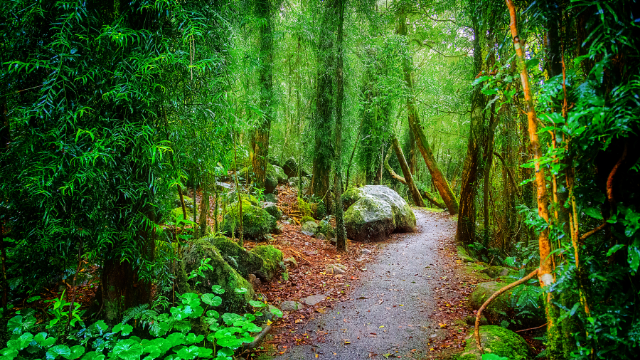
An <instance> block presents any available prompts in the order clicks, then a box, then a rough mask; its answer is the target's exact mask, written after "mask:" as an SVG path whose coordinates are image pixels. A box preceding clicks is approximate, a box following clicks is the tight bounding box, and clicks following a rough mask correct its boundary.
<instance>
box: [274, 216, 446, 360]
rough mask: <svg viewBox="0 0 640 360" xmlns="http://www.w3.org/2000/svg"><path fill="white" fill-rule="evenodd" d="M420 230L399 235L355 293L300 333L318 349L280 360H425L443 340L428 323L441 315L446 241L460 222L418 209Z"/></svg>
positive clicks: (306, 348) (298, 350)
mask: <svg viewBox="0 0 640 360" xmlns="http://www.w3.org/2000/svg"><path fill="white" fill-rule="evenodd" d="M414 213H415V215H416V220H417V225H418V230H417V231H416V232H414V233H408V234H394V235H393V236H392V238H391V239H389V240H387V241H386V242H385V244H384V245H383V247H382V249H381V250H380V252H379V253H378V255H377V256H376V257H375V258H374V259H373V260H371V261H370V262H369V263H367V264H366V265H363V267H365V266H366V268H367V276H366V278H363V279H362V280H361V282H360V284H358V285H355V286H356V288H355V290H354V291H353V292H352V294H351V298H352V300H349V301H345V302H341V303H337V304H336V305H335V306H334V307H333V308H332V309H329V310H328V311H327V312H326V313H324V314H317V317H316V318H315V319H313V320H311V321H310V322H309V323H308V324H307V325H306V326H305V327H304V329H302V330H301V331H300V330H298V333H300V334H303V333H306V334H307V335H308V336H310V337H312V338H314V340H315V341H314V342H313V343H314V344H313V345H301V346H296V347H294V348H292V349H291V350H290V351H287V352H286V353H285V354H283V355H280V356H278V357H276V359H316V358H320V359H325V358H332V359H370V358H377V359H384V358H398V357H400V358H414V359H424V358H426V356H427V353H428V352H429V349H428V348H427V340H428V339H431V338H433V337H437V336H439V330H438V329H439V326H438V324H437V323H435V322H433V321H431V320H430V319H429V315H430V314H432V313H433V312H434V311H435V310H436V300H435V297H436V296H437V285H436V282H435V281H430V280H435V279H436V278H437V277H438V276H439V275H441V272H440V271H439V269H438V263H439V262H440V261H439V260H440V259H439V256H440V255H439V249H440V248H441V247H442V246H441V242H440V241H441V240H442V239H443V238H445V237H450V236H453V235H454V233H455V221H453V220H452V219H451V218H450V217H449V216H447V215H444V214H442V213H432V212H427V211H423V210H415V209H414Z"/></svg>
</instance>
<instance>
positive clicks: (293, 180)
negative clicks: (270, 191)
mask: <svg viewBox="0 0 640 360" xmlns="http://www.w3.org/2000/svg"><path fill="white" fill-rule="evenodd" d="M301 181H302V189H306V188H308V187H309V185H311V180H309V178H308V177H305V176H303V177H302V180H301ZM289 186H291V187H295V188H297V187H298V177H292V178H289Z"/></svg>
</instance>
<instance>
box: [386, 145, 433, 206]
mask: <svg viewBox="0 0 640 360" xmlns="http://www.w3.org/2000/svg"><path fill="white" fill-rule="evenodd" d="M391 143H392V145H393V150H394V151H395V153H396V157H397V158H398V162H400V168H401V169H402V173H403V174H404V179H405V181H406V183H407V186H408V187H409V191H410V192H411V197H412V198H413V202H414V203H415V204H416V206H420V207H425V205H424V201H422V196H420V191H419V190H418V187H417V186H416V184H415V182H413V175H411V170H410V169H409V164H407V160H406V159H405V157H404V154H403V153H402V149H401V148H400V144H399V143H398V138H397V137H396V136H395V134H394V135H393V138H392V139H391Z"/></svg>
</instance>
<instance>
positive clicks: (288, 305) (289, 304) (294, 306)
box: [280, 301, 304, 311]
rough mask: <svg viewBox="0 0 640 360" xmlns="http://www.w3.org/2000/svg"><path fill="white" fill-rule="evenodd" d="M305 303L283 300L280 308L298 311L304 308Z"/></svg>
mask: <svg viewBox="0 0 640 360" xmlns="http://www.w3.org/2000/svg"><path fill="white" fill-rule="evenodd" d="M303 306H304V305H302V304H301V303H299V302H297V301H283V302H282V303H281V304H280V310H282V311H298V310H300V309H302V307H303Z"/></svg>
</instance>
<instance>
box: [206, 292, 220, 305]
mask: <svg viewBox="0 0 640 360" xmlns="http://www.w3.org/2000/svg"><path fill="white" fill-rule="evenodd" d="M202 302H204V303H205V304H207V305H209V306H220V304H222V298H221V297H220V296H215V295H213V294H204V295H202Z"/></svg>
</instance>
